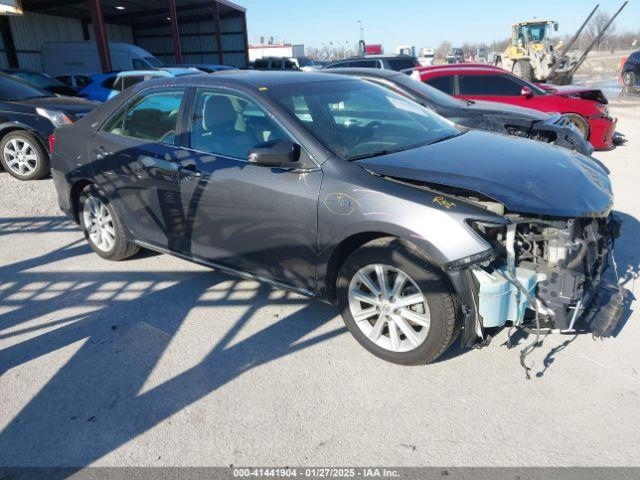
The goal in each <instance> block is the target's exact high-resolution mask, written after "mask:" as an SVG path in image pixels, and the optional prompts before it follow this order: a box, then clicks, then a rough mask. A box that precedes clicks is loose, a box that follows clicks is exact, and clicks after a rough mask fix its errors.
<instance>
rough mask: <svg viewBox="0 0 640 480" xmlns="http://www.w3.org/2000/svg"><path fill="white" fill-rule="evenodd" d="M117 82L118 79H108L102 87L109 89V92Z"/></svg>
mask: <svg viewBox="0 0 640 480" xmlns="http://www.w3.org/2000/svg"><path fill="white" fill-rule="evenodd" d="M116 80H118V77H110V78H107V79H106V80H105V81H104V82H102V86H103V87H104V88H108V89H109V90H111V89H112V88H113V86H114V85H115V83H116Z"/></svg>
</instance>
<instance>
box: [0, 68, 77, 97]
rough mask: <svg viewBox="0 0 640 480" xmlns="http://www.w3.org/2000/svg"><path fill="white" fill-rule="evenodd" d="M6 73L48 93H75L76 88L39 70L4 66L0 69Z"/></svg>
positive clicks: (71, 95) (70, 94)
mask: <svg viewBox="0 0 640 480" xmlns="http://www.w3.org/2000/svg"><path fill="white" fill-rule="evenodd" d="M0 71H1V72H3V73H6V74H7V75H11V76H12V77H15V78H17V79H19V80H22V81H23V82H27V83H28V84H30V85H33V86H34V87H37V88H40V89H42V90H46V91H47V92H49V93H53V94H56V95H67V96H70V97H73V96H75V95H76V93H77V90H76V89H75V88H73V87H71V86H69V85H67V84H65V83H63V82H61V81H60V80H58V79H56V78H53V77H50V76H49V75H45V74H44V73H40V72H32V71H30V70H18V69H13V68H5V69H3V70H0Z"/></svg>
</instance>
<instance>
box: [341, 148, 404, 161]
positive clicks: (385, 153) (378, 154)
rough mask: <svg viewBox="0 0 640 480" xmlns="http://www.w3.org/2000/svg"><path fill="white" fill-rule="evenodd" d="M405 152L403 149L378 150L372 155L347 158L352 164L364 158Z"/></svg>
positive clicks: (366, 154)
mask: <svg viewBox="0 0 640 480" xmlns="http://www.w3.org/2000/svg"><path fill="white" fill-rule="evenodd" d="M403 150H405V149H404V148H400V149H398V150H380V151H379V152H373V153H364V154H362V155H356V156H354V157H349V158H347V160H348V161H350V162H354V161H356V160H362V159H364V158H373V157H382V156H383V155H390V154H392V153H397V152H401V151H403Z"/></svg>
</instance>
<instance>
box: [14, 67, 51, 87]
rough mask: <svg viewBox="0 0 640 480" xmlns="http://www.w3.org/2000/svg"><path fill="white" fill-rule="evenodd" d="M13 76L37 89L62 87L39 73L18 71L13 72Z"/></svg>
mask: <svg viewBox="0 0 640 480" xmlns="http://www.w3.org/2000/svg"><path fill="white" fill-rule="evenodd" d="M13 76H14V77H18V78H19V79H20V80H24V81H25V82H27V83H30V84H31V85H35V86H36V87H39V88H47V87H59V86H61V85H62V83H60V82H59V81H58V80H55V79H53V78H51V77H47V76H46V75H42V74H41V73H35V72H19V71H18V72H13Z"/></svg>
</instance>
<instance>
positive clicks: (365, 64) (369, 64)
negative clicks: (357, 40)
mask: <svg viewBox="0 0 640 480" xmlns="http://www.w3.org/2000/svg"><path fill="white" fill-rule="evenodd" d="M350 66H351V67H355V68H380V66H379V64H378V61H377V60H357V61H355V62H351V65H350Z"/></svg>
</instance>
